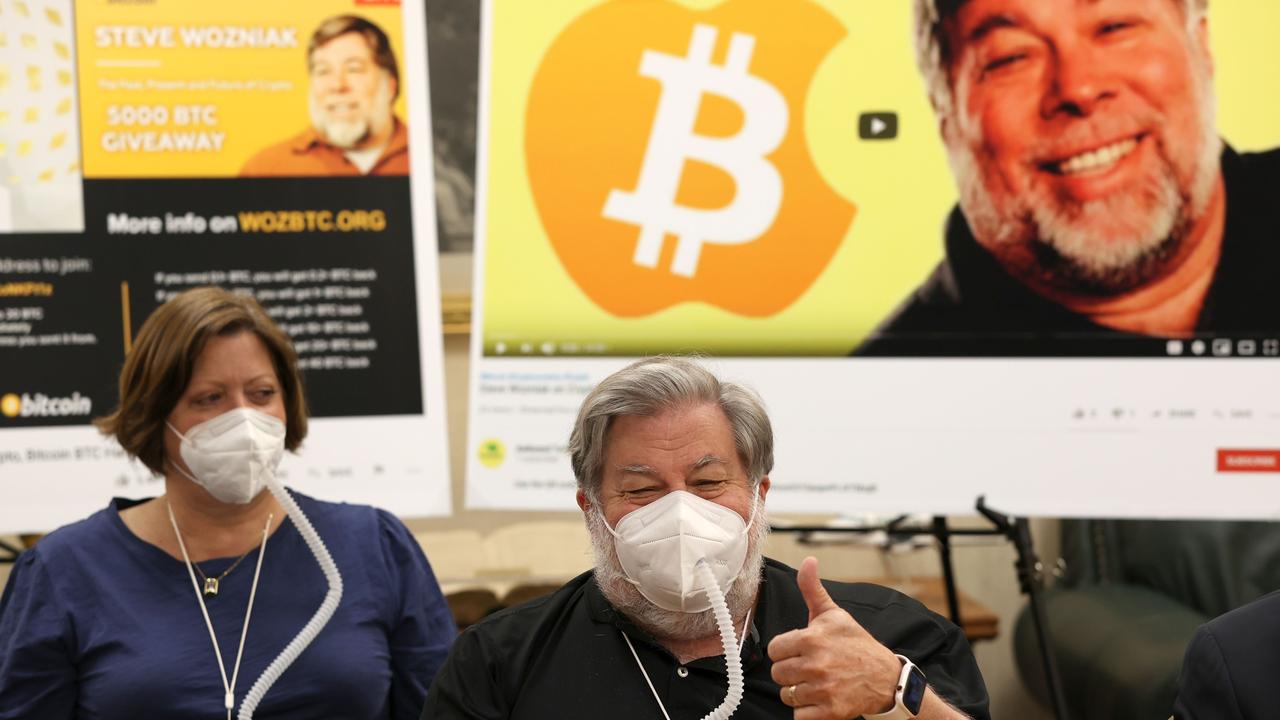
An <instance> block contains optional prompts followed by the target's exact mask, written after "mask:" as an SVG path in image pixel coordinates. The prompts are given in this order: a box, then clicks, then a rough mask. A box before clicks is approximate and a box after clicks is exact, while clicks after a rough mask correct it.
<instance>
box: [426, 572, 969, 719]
mask: <svg viewBox="0 0 1280 720" xmlns="http://www.w3.org/2000/svg"><path fill="white" fill-rule="evenodd" d="M823 585H825V586H826V588H827V592H829V593H830V594H831V598H832V599H833V600H834V601H835V603H836V604H837V605H839V606H840V607H842V608H844V609H845V610H847V611H848V612H849V613H850V614H852V615H853V617H854V618H855V619H856V620H857V621H858V622H859V623H861V624H862V626H863V627H864V628H866V629H867V631H868V632H870V633H871V635H872V636H873V637H875V638H876V639H877V640H879V641H880V642H881V643H883V644H884V645H886V646H887V647H889V648H890V649H892V650H893V651H894V652H895V653H899V654H901V655H905V656H907V657H908V658H911V660H912V661H914V662H915V663H916V664H917V665H919V666H920V668H921V669H922V670H924V673H925V675H926V676H927V677H928V679H929V684H930V685H931V686H932V687H933V689H934V691H935V692H936V693H938V694H939V695H940V696H942V697H943V698H945V699H946V700H947V701H948V702H950V703H951V704H952V705H955V706H956V707H957V708H959V709H960V710H963V711H964V712H966V713H968V714H969V715H970V716H972V717H974V718H976V719H979V720H982V719H988V718H990V713H989V712H988V709H987V688H986V685H985V684H984V683H983V681H982V674H981V673H980V672H979V670H978V665H977V662H975V661H974V658H973V653H972V651H970V649H969V643H968V641H966V640H965V637H964V633H962V632H961V631H960V629H959V628H957V627H956V626H955V625H953V624H952V623H951V622H949V621H947V620H946V619H944V618H942V617H941V616H939V615H936V614H934V613H932V612H930V611H929V610H928V609H926V608H925V607H924V606H923V605H921V604H920V603H919V602H916V601H915V600H913V599H911V598H909V597H907V596H906V595H903V594H902V593H899V592H896V591H894V590H890V589H888V588H884V587H880V586H877V585H867V584H848V583H838V582H824V583H823ZM808 618H809V611H808V609H807V608H806V607H805V604H804V598H803V597H802V596H801V595H800V589H799V588H798V587H797V585H796V571H795V570H794V569H793V568H790V567H787V566H786V565H783V564H782V563H779V562H776V561H773V560H769V559H766V561H765V568H764V579H763V581H762V582H761V585H760V595H759V599H758V601H757V603H756V610H755V613H753V619H752V628H751V630H750V632H749V633H748V639H747V642H746V643H745V644H744V647H743V652H742V659H743V663H742V665H743V673H744V674H745V676H746V687H745V691H744V692H745V694H744V697H743V700H742V703H741V705H739V706H738V710H737V711H736V712H735V713H734V714H733V718H734V719H735V720H765V719H773V718H786V719H787V720H790V718H792V717H793V710H792V708H790V707H788V706H786V705H784V704H782V701H781V699H780V697H779V690H780V688H779V687H778V684H777V683H775V682H774V681H773V679H772V678H771V677H770V669H771V667H772V662H771V661H770V660H769V656H768V653H767V651H766V649H767V648H768V646H769V641H770V640H772V639H773V638H774V637H776V636H778V635H780V634H782V633H784V632H787V631H789V630H794V629H796V628H801V627H805V626H806V625H807V624H808ZM624 632H625V633H626V634H627V635H628V637H630V638H631V640H632V644H633V645H634V646H635V650H636V653H637V654H638V655H639V658H640V661H641V662H643V663H644V667H645V670H646V671H647V672H648V675H649V678H650V679H651V680H652V681H653V686H654V689H655V690H656V691H657V693H658V694H659V695H660V696H661V697H662V704H663V705H664V706H666V709H667V712H668V713H670V715H671V720H684V719H685V718H700V717H703V716H704V715H706V714H707V713H708V712H709V711H711V710H712V709H714V708H715V707H716V706H718V705H719V704H720V702H721V701H723V700H724V696H725V693H726V691H727V689H728V686H729V685H728V678H727V676H726V674H725V663H724V657H723V656H717V657H712V658H703V659H701V660H695V661H693V662H691V663H689V664H688V665H681V664H680V663H679V662H677V660H676V658H675V656H673V655H672V654H671V653H670V652H668V651H667V650H666V649H665V648H664V647H662V646H661V645H659V644H658V643H657V642H656V641H654V640H653V639H652V638H650V637H649V636H648V635H646V634H645V633H644V632H642V631H640V630H639V629H637V628H636V627H635V626H634V625H632V624H631V623H630V622H628V621H627V619H626V618H625V617H623V616H622V615H621V614H620V613H618V612H617V611H616V610H614V609H613V607H612V606H611V605H610V604H609V602H608V601H607V600H605V599H604V596H603V595H602V594H601V592H600V589H599V587H597V586H596V583H595V580H594V578H593V576H592V574H591V573H590V572H587V573H583V574H582V575H579V576H578V577H576V578H574V579H573V580H571V581H569V583H568V584H567V585H565V586H564V587H562V588H560V589H559V590H557V591H556V592H555V593H553V594H552V595H549V596H547V597H545V598H540V599H537V600H534V601H532V602H529V603H525V604H524V605H520V606H517V607H514V608H510V609H508V610H504V611H502V612H500V613H497V614H495V615H492V616H490V617H488V618H485V619H484V620H482V621H481V622H479V623H477V624H476V625H473V626H471V627H470V628H468V629H467V631H466V632H465V633H463V634H462V636H461V637H459V638H458V641H457V642H456V643H455V644H454V646H453V650H452V651H451V652H450V653H449V658H448V660H446V661H445V664H444V667H443V668H441V670H440V674H439V675H437V676H436V679H435V682H434V684H432V686H431V690H430V692H429V693H428V694H427V705H426V708H425V709H424V710H423V713H422V717H423V720H435V719H437V718H472V719H476V720H479V719H481V718H483V719H484V720H496V719H497V718H511V719H512V720H545V719H546V718H563V719H564V720H576V719H579V718H581V719H582V720H601V719H602V718H603V719H607V720H633V719H634V720H655V719H657V720H661V718H662V712H661V711H660V710H659V709H658V703H657V701H656V700H655V699H654V697H653V692H651V691H650V689H649V686H648V685H647V684H646V683H645V678H644V675H643V674H642V673H641V672H640V668H639V667H638V666H637V665H636V659H635V658H634V657H632V655H631V651H630V650H629V649H628V648H627V644H626V642H625V641H624V640H623V637H622V633H624Z"/></svg>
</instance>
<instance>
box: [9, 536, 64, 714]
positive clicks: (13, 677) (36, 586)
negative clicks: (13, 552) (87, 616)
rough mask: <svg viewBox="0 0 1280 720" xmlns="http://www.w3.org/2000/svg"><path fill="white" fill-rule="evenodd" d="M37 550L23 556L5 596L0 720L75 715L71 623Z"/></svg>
mask: <svg viewBox="0 0 1280 720" xmlns="http://www.w3.org/2000/svg"><path fill="white" fill-rule="evenodd" d="M61 607H62V606H61V604H60V603H59V602H58V601H57V597H56V592H55V590H54V587H53V582H52V580H51V579H50V578H49V574H48V570H47V569H46V568H45V567H44V565H43V563H42V562H41V558H40V555H39V553H38V552H37V551H36V550H28V551H27V552H25V553H23V554H22V555H20V556H19V557H18V559H17V561H16V562H15V563H14V565H13V570H12V572H11V574H10V575H9V582H8V584H7V585H6V586H5V589H4V595H3V596H0V720H28V719H34V718H39V720H56V719H57V718H72V717H75V708H76V698H77V693H78V690H77V685H76V671H75V665H74V663H73V662H72V660H71V657H70V656H69V653H70V652H71V647H72V635H71V632H72V631H71V627H70V623H68V622H66V621H65V616H64V614H63V612H62V610H61Z"/></svg>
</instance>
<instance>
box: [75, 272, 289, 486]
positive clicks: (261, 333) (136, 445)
mask: <svg viewBox="0 0 1280 720" xmlns="http://www.w3.org/2000/svg"><path fill="white" fill-rule="evenodd" d="M242 332H251V333H253V334H254V335H257V336H258V339H259V340H261V341H262V344H263V345H265V346H266V348H267V352H268V353H270V355H271V360H272V363H273V364H274V365H275V369H276V375H277V377H278V379H279V381H280V386H281V389H282V390H283V392H284V409H285V436H284V445H285V447H286V448H288V449H289V450H297V449H298V446H299V445H301V444H302V439H303V438H305V437H306V436H307V402H306V399H305V398H304V397H303V394H302V377H301V375H299V374H298V355H297V353H296V352H294V350H293V345H292V344H291V343H290V342H289V337H288V336H287V335H285V334H284V331H283V330H281V329H280V328H279V327H278V326H277V325H276V324H275V322H273V321H272V320H271V318H270V317H268V316H267V313H266V311H265V310H263V309H262V306H261V305H259V304H258V301H257V300H254V299H253V298H251V297H246V296H243V295H236V294H235V293H232V292H228V291H227V290H223V289H222V288H218V287H199V288H193V289H191V290H187V291H186V292H183V293H180V294H179V295H177V296H176V297H174V298H173V299H171V300H169V301H168V302H166V303H165V304H163V305H161V306H160V307H158V308H156V311H155V312H153V313H151V317H149V318H147V321H146V322H144V323H143V324H142V329H141V330H139V331H138V338H137V340H136V341H135V342H134V344H133V349H132V350H130V351H129V354H128V355H127V356H126V357H125V360H124V368H123V369H122V370H121V371H120V404H119V406H118V407H116V409H115V410H114V411H113V412H112V413H111V414H110V415H107V416H106V417H101V418H98V419H97V420H95V421H94V425H96V426H97V427H98V429H99V430H101V431H102V433H103V434H104V435H109V436H111V437H114V438H115V439H116V440H117V441H118V442H119V443H120V446H121V447H123V448H124V451H125V452H127V453H128V454H129V455H130V456H132V457H135V458H137V459H138V460H139V461H141V462H142V464H143V465H146V466H147V467H148V468H149V469H150V470H151V471H152V472H154V473H156V474H164V431H165V421H166V419H167V418H168V417H169V414H170V413H172V412H173V408H174V407H175V406H176V405H177V404H178V400H179V399H180V398H181V397H182V393H183V392H185V391H186V389H187V384H188V383H190V381H191V369H192V367H193V366H194V365H195V361H196V358H197V357H199V355H200V353H201V352H202V351H203V350H204V346H205V343H207V342H208V341H209V338H211V337H214V336H230V335H236V334H239V333H242Z"/></svg>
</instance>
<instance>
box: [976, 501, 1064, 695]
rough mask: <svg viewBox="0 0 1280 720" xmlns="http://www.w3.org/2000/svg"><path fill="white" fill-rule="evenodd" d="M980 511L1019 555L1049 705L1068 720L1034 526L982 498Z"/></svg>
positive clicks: (1021, 579)
mask: <svg viewBox="0 0 1280 720" xmlns="http://www.w3.org/2000/svg"><path fill="white" fill-rule="evenodd" d="M977 509H978V512H980V513H982V516H983V517H985V518H986V519H988V520H990V521H991V524H992V525H995V526H996V528H997V529H998V530H1000V532H1001V533H1002V534H1004V536H1005V537H1007V538H1009V541H1010V542H1012V543H1013V546H1014V548H1015V549H1017V551H1018V560H1017V561H1016V562H1015V563H1014V567H1015V568H1017V571H1018V584H1019V585H1020V586H1021V587H1022V592H1023V594H1025V595H1026V596H1027V597H1028V598H1029V599H1030V602H1031V620H1032V622H1033V624H1034V625H1035V627H1036V639H1037V640H1039V642H1040V661H1041V662H1042V663H1044V676H1045V680H1046V682H1047V683H1048V685H1049V702H1050V703H1051V704H1052V706H1053V714H1054V715H1055V716H1056V717H1057V718H1058V720H1067V718H1068V717H1069V716H1068V714H1067V706H1066V695H1065V694H1064V693H1063V692H1062V678H1060V677H1059V676H1058V663H1057V658H1055V657H1054V655H1053V641H1052V639H1051V638H1050V636H1049V618H1048V617H1046V615H1045V611H1044V597H1043V595H1042V593H1043V592H1044V573H1043V569H1044V566H1043V565H1041V564H1040V559H1039V558H1037V557H1036V553H1035V549H1034V548H1033V547H1032V544H1031V524H1030V523H1029V522H1027V519H1026V518H1010V517H1009V516H1007V515H1002V514H1001V513H998V512H996V511H995V510H992V509H991V508H989V507H987V504H986V498H985V497H979V498H978V504H977Z"/></svg>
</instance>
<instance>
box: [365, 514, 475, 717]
mask: <svg viewBox="0 0 1280 720" xmlns="http://www.w3.org/2000/svg"><path fill="white" fill-rule="evenodd" d="M378 525H379V528H378V530H379V535H380V541H381V543H382V554H383V558H384V563H385V565H386V570H387V572H388V573H389V576H390V581H389V583H388V584H387V586H386V587H388V588H389V590H390V592H393V593H394V594H395V595H394V596H393V597H392V598H391V602H392V604H393V605H395V606H396V607H395V615H394V618H395V619H394V620H393V623H392V625H391V628H390V634H389V635H388V637H387V645H388V649H389V651H390V653H391V717H392V718H394V719H395V720H416V718H417V717H418V715H419V712H420V711H421V709H422V706H423V704H424V703H425V702H426V696H427V688H428V687H429V686H430V685H431V681H432V680H434V679H435V676H436V673H438V672H439V671H440V667H441V666H442V665H443V664H444V661H445V657H446V656H447V655H448V652H449V648H450V646H451V645H452V644H453V642H454V640H455V638H457V636H458V630H457V627H456V626H455V625H454V623H453V615H452V613H451V612H450V611H449V605H448V603H447V602H445V599H444V594H443V593H442V592H441V591H440V584H439V583H438V582H436V577H435V573H433V572H432V570H431V564H430V563H429V562H428V561H427V557H426V555H425V554H424V553H423V551H422V547H421V546H420V545H419V544H418V541H417V540H416V539H414V537H413V535H412V534H411V533H410V532H409V529H408V528H407V527H405V525H404V523H402V522H400V520H399V519H397V518H396V517H395V516H394V515H392V514H391V513H388V512H386V511H385V510H379V511H378Z"/></svg>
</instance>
